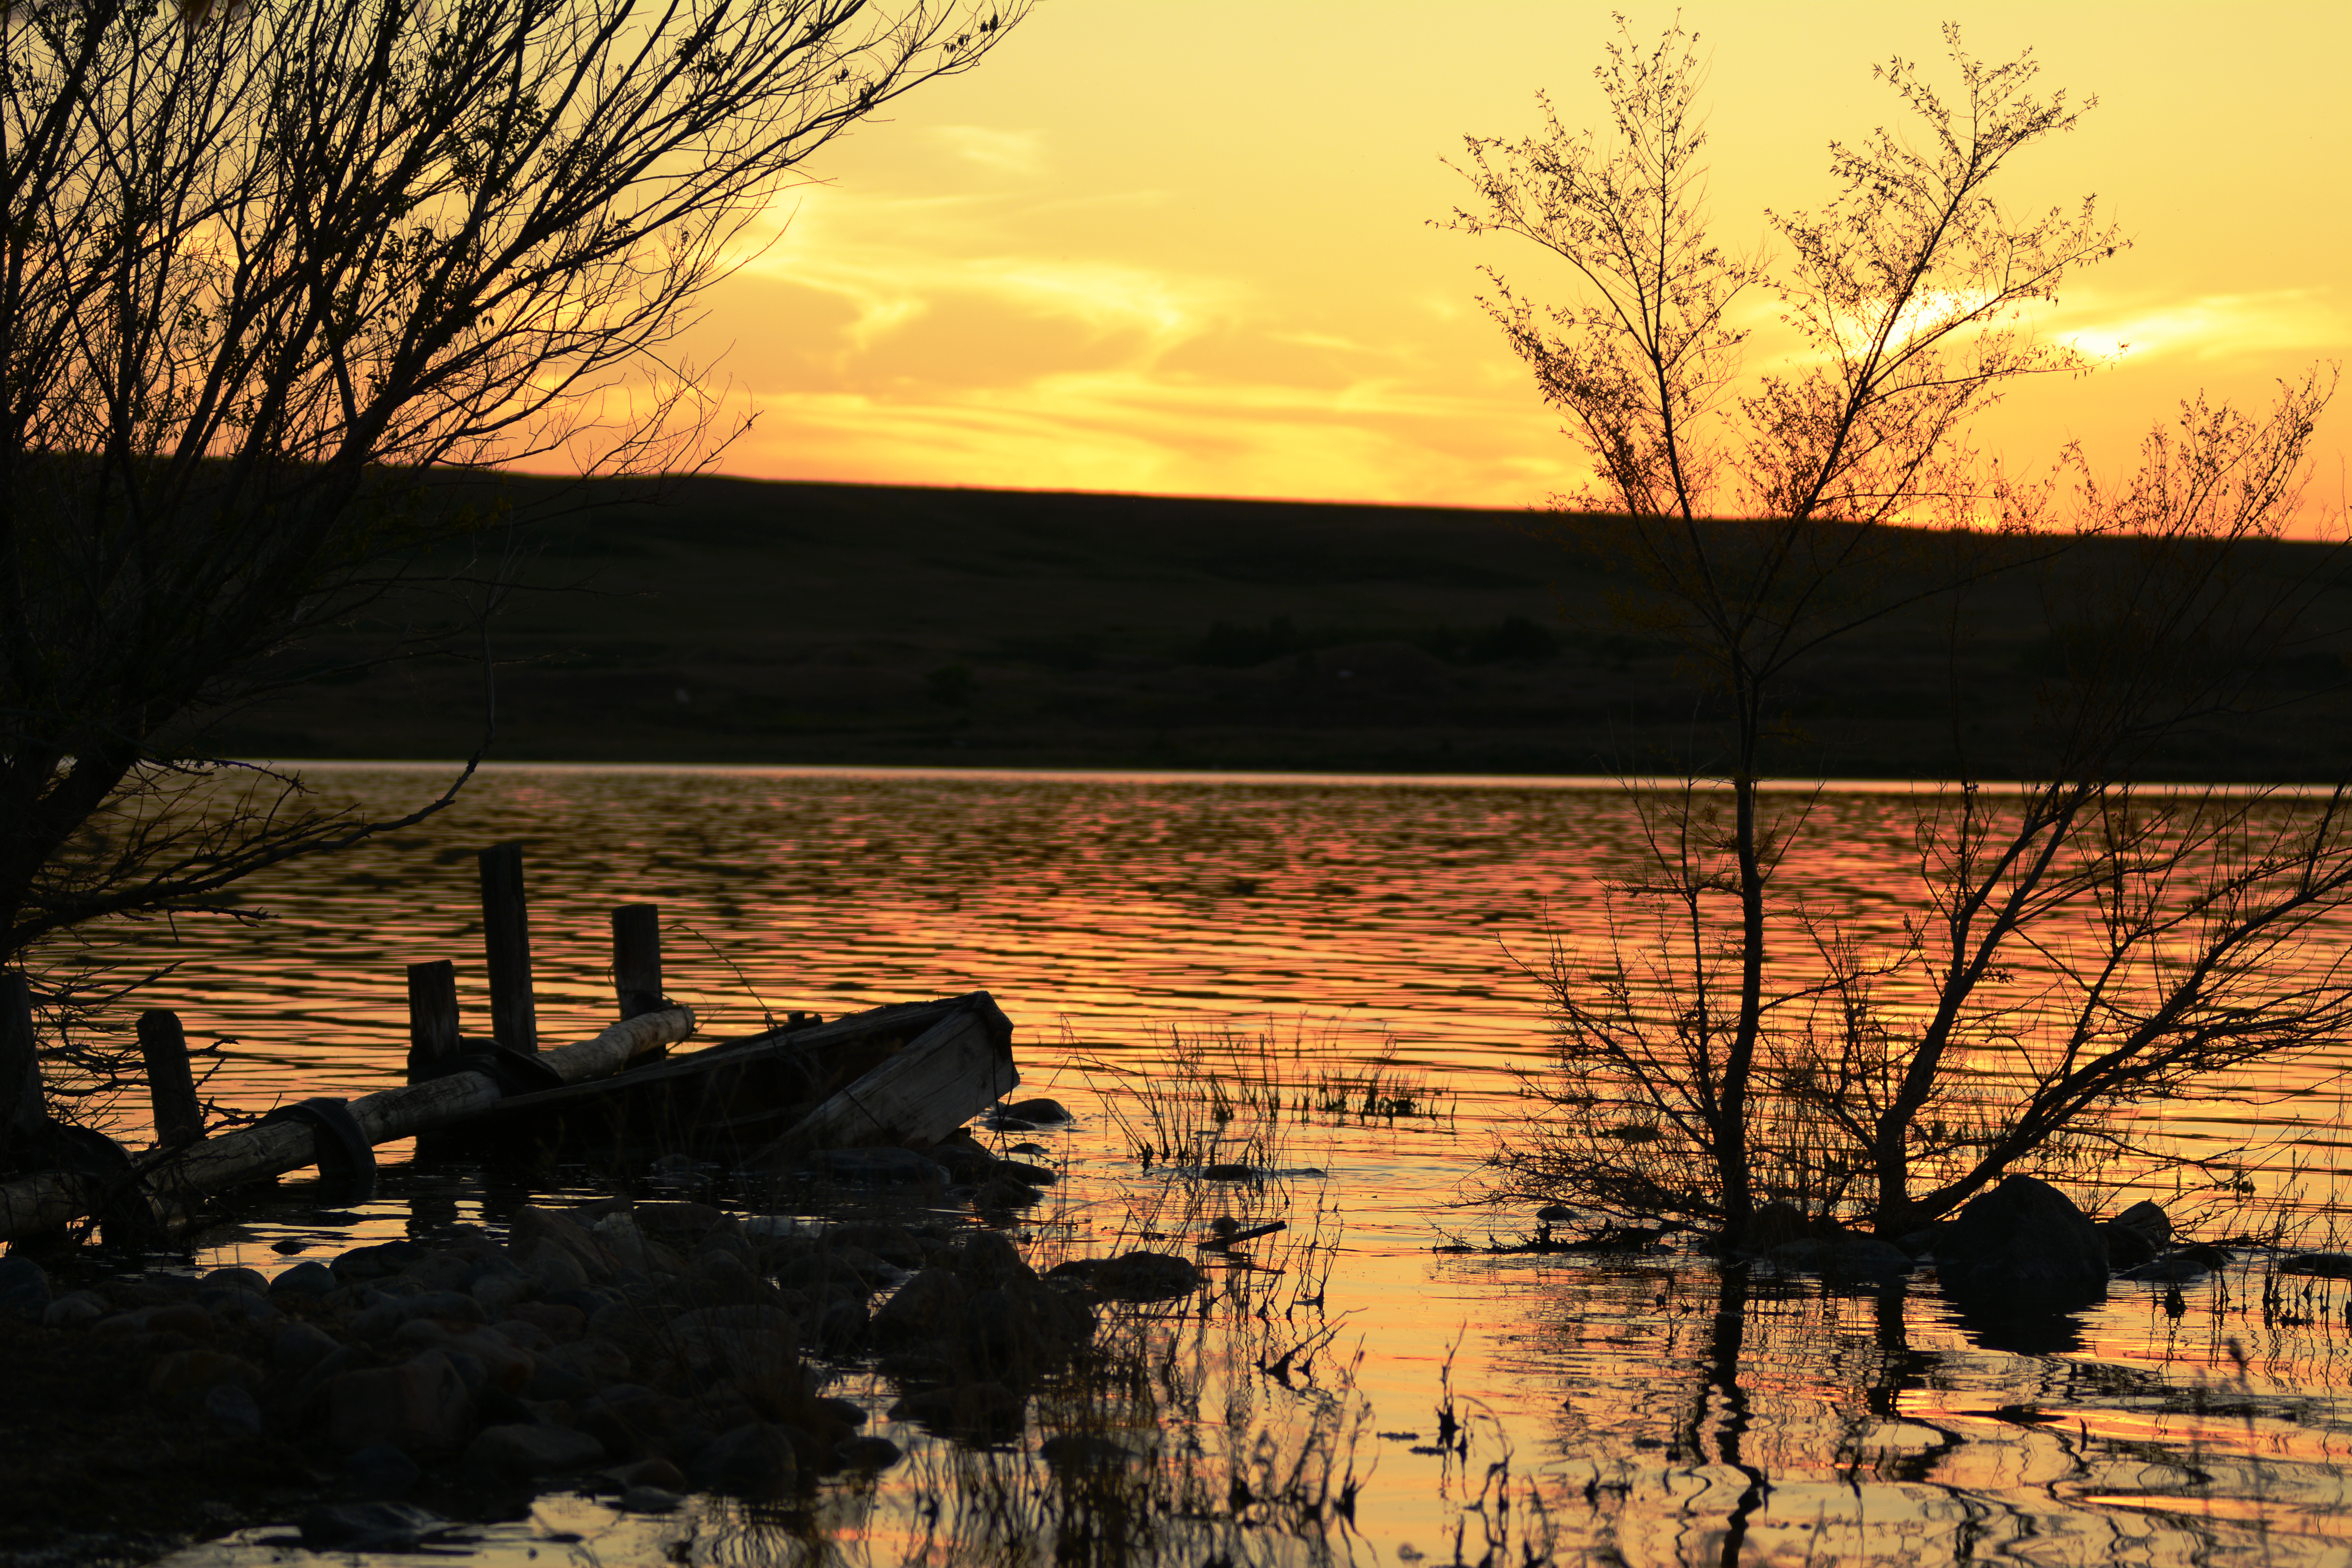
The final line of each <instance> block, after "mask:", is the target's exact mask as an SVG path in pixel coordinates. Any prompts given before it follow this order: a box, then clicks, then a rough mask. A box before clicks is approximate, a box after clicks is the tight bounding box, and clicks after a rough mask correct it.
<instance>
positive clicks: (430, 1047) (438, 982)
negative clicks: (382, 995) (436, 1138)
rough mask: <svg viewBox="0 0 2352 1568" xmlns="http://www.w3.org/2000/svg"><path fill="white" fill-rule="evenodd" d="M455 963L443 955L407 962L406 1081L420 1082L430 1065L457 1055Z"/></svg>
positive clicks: (461, 1048) (430, 1072) (459, 1044)
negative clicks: (426, 960) (430, 960)
mask: <svg viewBox="0 0 2352 1568" xmlns="http://www.w3.org/2000/svg"><path fill="white" fill-rule="evenodd" d="M465 1049H466V1042H465V1040H464V1038H463V1037H460V1035H459V1034H458V1032H457V965H456V964H454V963H450V962H449V961H448V960H447V959H446V958H443V959H436V960H435V961H434V962H433V963H412V964H410V965H409V966H408V1081H409V1082H411V1083H422V1082H424V1081H425V1079H429V1078H431V1077H433V1076H434V1071H433V1069H434V1068H435V1067H436V1065H437V1064H439V1063H441V1062H444V1061H446V1060H448V1059H449V1058H451V1057H455V1056H459V1055H462V1054H463V1053H464V1051H465Z"/></svg>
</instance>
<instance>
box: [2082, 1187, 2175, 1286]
mask: <svg viewBox="0 0 2352 1568" xmlns="http://www.w3.org/2000/svg"><path fill="white" fill-rule="evenodd" d="M2099 1234H2100V1235H2101V1236H2102V1237H2105V1240H2106V1244H2107V1267H2108V1268H2112V1269H2114V1270H2116V1272H2117V1273H2122V1272H2124V1271H2125V1270H2126V1269H2130V1268H2137V1267H2138V1266H2139V1265H2141V1264H2143V1263H2147V1262H2150V1261H2152V1260H2153V1259H2154V1258H2157V1257H2158V1256H2159V1255H2160V1254H2162V1253H2163V1251H2164V1249H2165V1248H2166V1247H2169V1246H2171V1245H2172V1219H2171V1216H2170V1215H2167V1214H2166V1213H2165V1212H2164V1210H2162V1209H2161V1208H2158V1206H2157V1205H2154V1204H2151V1203H2137V1204H2134V1205H2132V1206H2131V1207H2129V1208H2127V1209H2126V1210H2124V1212H2123V1213H2121V1214H2119V1215H2116V1217H2115V1218H2113V1219H2110V1220H2102V1221H2100V1222H2099Z"/></svg>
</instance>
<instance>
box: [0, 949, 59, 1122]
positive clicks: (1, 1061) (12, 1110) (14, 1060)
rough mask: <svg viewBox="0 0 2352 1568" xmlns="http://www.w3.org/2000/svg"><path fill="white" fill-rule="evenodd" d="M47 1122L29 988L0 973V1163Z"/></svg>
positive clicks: (12, 974)
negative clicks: (34, 1042)
mask: <svg viewBox="0 0 2352 1568" xmlns="http://www.w3.org/2000/svg"><path fill="white" fill-rule="evenodd" d="M48 1120H49V1115H48V1107H47V1103H46V1102H45V1101H44V1100H42V1098H41V1059H40V1058H39V1056H38V1055H37V1054H36V1053H35V1050H34V1044H33V988H32V986H31V984H28V983H27V982H26V979H25V976H24V974H23V973H21V972H19V971H16V970H13V969H12V970H8V971H6V972H5V973H0V1160H5V1158H6V1157H7V1156H9V1155H10V1154H12V1153H14V1152H16V1151H17V1150H18V1149H20V1148H22V1147H23V1146H24V1143H25V1142H26V1140H28V1139H31V1138H34V1137H37V1136H38V1135H39V1133H40V1131H41V1129H42V1128H43V1127H44V1126H45V1125H47V1122H48Z"/></svg>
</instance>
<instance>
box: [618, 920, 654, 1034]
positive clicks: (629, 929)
mask: <svg viewBox="0 0 2352 1568" xmlns="http://www.w3.org/2000/svg"><path fill="white" fill-rule="evenodd" d="M613 989H614V991H615V992H616V993H618V994H619V996H620V1001H621V1016H622V1017H624V1018H634V1017H635V1016H638V1015H639V1014H641V1013H651V1012H655V1011H656V1010H658V1009H659V1008H660V1007H661V1006H662V1005H663V1003H662V952H661V908H660V906H659V905H657V904H623V905H622V906H621V907H620V908H618V909H616V910H614V911H613Z"/></svg>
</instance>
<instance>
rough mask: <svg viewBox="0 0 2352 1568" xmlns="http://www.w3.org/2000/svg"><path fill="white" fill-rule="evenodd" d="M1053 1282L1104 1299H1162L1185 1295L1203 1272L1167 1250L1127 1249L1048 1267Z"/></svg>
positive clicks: (1196, 1287) (1048, 1274)
mask: <svg viewBox="0 0 2352 1568" xmlns="http://www.w3.org/2000/svg"><path fill="white" fill-rule="evenodd" d="M1045 1278H1046V1279H1048V1280H1050V1281H1052V1282H1053V1283H1055V1284H1057V1285H1063V1284H1066V1285H1075V1286H1076V1287H1077V1288H1078V1289H1083V1290H1085V1291H1087V1292H1088V1293H1089V1294H1091V1295H1095V1296H1098V1297H1101V1298H1102V1299H1103V1300H1108V1301H1166V1300H1174V1299H1175V1298H1176V1297H1179V1296H1189V1295H1191V1294H1192V1292H1193V1291H1195V1290H1197V1289H1200V1288H1201V1285H1202V1279H1203V1276H1202V1273H1201V1269H1200V1266H1199V1265H1198V1264H1195V1263H1194V1262H1193V1261H1192V1259H1191V1258H1179V1257H1177V1256H1176V1255H1175V1254H1173V1253H1169V1252H1129V1253H1123V1254H1121V1255H1120V1256H1118V1257H1117V1258H1076V1259H1074V1260H1072V1261H1071V1262H1068V1263H1065V1264H1063V1265H1061V1266H1060V1267H1059V1268H1054V1269H1052V1270H1050V1271H1049V1272H1048V1273H1047V1274H1046V1276H1045Z"/></svg>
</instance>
